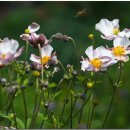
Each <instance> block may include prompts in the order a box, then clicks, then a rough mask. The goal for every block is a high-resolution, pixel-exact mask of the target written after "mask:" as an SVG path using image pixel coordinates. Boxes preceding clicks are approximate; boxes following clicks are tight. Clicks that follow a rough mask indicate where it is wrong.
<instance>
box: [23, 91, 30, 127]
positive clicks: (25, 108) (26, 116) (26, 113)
mask: <svg viewBox="0 0 130 130" xmlns="http://www.w3.org/2000/svg"><path fill="white" fill-rule="evenodd" d="M21 91H22V96H23V103H24V110H25V129H26V128H27V119H28V112H27V104H26V99H25V94H24V90H22V89H21Z"/></svg>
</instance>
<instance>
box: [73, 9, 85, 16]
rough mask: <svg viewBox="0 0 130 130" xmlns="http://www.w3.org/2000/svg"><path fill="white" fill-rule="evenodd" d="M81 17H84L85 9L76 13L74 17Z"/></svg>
mask: <svg viewBox="0 0 130 130" xmlns="http://www.w3.org/2000/svg"><path fill="white" fill-rule="evenodd" d="M83 16H86V9H82V10H80V11H78V12H77V14H76V15H75V17H83Z"/></svg>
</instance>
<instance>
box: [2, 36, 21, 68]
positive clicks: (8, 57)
mask: <svg viewBox="0 0 130 130" xmlns="http://www.w3.org/2000/svg"><path fill="white" fill-rule="evenodd" d="M18 47H19V44H18V42H17V41H16V40H13V39H11V40H9V39H8V38H4V39H3V40H2V41H1V42H0V67H3V66H5V65H7V64H9V63H10V62H11V61H13V60H14V59H16V58H17V57H19V56H20V55H21V53H22V51H23V48H20V49H19V50H18V51H17V49H18Z"/></svg>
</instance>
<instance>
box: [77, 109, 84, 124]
mask: <svg viewBox="0 0 130 130" xmlns="http://www.w3.org/2000/svg"><path fill="white" fill-rule="evenodd" d="M82 114H83V107H82V109H81V111H80V115H79V120H78V124H80V122H81V119H82Z"/></svg>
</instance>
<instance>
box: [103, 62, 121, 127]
mask: <svg viewBox="0 0 130 130" xmlns="http://www.w3.org/2000/svg"><path fill="white" fill-rule="evenodd" d="M120 78H121V62H119V75H118V76H117V80H116V83H115V84H114V85H113V88H114V92H113V95H112V98H111V102H110V105H109V108H108V111H107V114H106V116H105V120H104V122H103V124H102V128H104V127H105V124H106V122H107V119H108V117H109V114H110V111H111V108H112V104H113V101H114V97H115V94H116V90H117V87H118V85H119V82H120Z"/></svg>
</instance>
